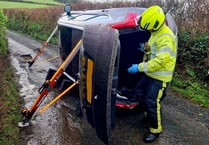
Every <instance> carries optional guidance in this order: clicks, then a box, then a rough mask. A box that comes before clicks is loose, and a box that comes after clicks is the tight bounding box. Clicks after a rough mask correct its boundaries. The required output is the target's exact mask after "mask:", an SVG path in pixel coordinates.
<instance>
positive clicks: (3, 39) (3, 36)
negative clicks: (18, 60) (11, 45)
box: [0, 10, 8, 55]
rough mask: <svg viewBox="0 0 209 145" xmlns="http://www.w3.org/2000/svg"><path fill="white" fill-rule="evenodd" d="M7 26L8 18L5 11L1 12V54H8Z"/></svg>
mask: <svg viewBox="0 0 209 145" xmlns="http://www.w3.org/2000/svg"><path fill="white" fill-rule="evenodd" d="M6 24H7V17H6V16H5V15H4V13H3V11H2V10H0V32H1V33H0V54H2V55H5V54H7V51H8V50H7V38H6Z"/></svg>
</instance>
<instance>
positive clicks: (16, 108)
mask: <svg viewBox="0 0 209 145" xmlns="http://www.w3.org/2000/svg"><path fill="white" fill-rule="evenodd" d="M0 68H1V69H0V75H1V77H0V120H1V124H0V144H1V145H19V144H20V139H19V128H18V126H17V122H19V121H20V117H21V116H20V97H19V92H18V89H17V85H16V81H15V78H14V75H13V69H12V67H11V65H10V60H9V56H3V55H0Z"/></svg>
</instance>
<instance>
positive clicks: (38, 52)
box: [28, 26, 58, 68]
mask: <svg viewBox="0 0 209 145" xmlns="http://www.w3.org/2000/svg"><path fill="white" fill-rule="evenodd" d="M57 30H58V26H56V27H55V28H54V30H53V31H52V33H51V35H50V36H49V38H48V39H47V40H46V41H45V42H44V43H43V44H42V47H41V48H38V51H37V53H36V55H35V57H34V58H33V59H32V60H31V61H29V62H28V63H29V66H28V67H29V68H30V67H31V66H32V65H33V64H34V62H35V61H36V60H37V58H38V56H39V55H41V54H42V52H43V51H44V48H45V47H46V46H47V45H48V43H49V41H50V40H51V38H52V37H53V36H54V34H55V33H56V32H57Z"/></svg>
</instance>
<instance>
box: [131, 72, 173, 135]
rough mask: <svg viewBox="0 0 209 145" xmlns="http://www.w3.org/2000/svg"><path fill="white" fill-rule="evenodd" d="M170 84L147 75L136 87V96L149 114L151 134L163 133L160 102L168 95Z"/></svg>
mask: <svg viewBox="0 0 209 145" xmlns="http://www.w3.org/2000/svg"><path fill="white" fill-rule="evenodd" d="M168 84H169V83H166V82H163V81H160V80H156V79H153V78H150V77H148V76H146V75H145V74H144V75H143V76H142V78H141V79H140V80H139V81H138V83H137V84H136V87H135V95H136V96H137V98H138V99H139V103H140V104H141V105H142V106H144V109H145V111H146V112H147V118H148V120H149V124H150V128H149V131H150V132H151V133H155V134H156V133H161V132H162V124H161V105H160V101H161V100H162V98H164V97H165V95H166V90H167V86H168Z"/></svg>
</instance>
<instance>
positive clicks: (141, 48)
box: [138, 43, 144, 51]
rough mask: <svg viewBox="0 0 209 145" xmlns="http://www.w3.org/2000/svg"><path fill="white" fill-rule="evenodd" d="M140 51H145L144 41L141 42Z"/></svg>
mask: <svg viewBox="0 0 209 145" xmlns="http://www.w3.org/2000/svg"><path fill="white" fill-rule="evenodd" d="M138 50H139V51H144V43H139V48H138Z"/></svg>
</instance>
